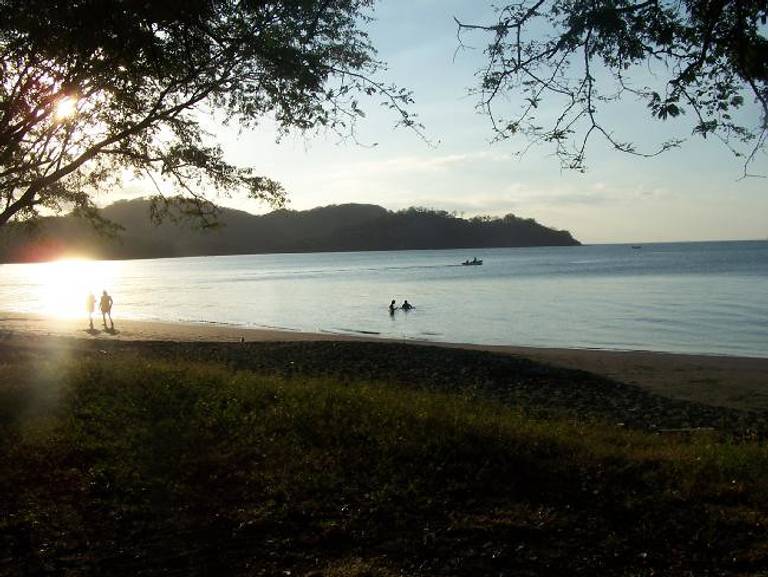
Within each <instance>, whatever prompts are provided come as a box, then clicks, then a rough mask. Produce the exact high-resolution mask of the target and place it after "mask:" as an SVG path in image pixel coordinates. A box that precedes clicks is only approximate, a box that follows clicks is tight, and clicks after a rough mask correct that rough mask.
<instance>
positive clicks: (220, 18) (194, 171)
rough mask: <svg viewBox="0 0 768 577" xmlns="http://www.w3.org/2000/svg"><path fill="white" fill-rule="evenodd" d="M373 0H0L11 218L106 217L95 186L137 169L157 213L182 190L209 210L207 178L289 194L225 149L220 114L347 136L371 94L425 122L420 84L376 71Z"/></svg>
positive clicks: (1, 137)
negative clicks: (368, 29)
mask: <svg viewBox="0 0 768 577" xmlns="http://www.w3.org/2000/svg"><path fill="white" fill-rule="evenodd" d="M371 3H372V0H283V1H274V0H273V1H268V0H167V1H163V2H155V1H152V0H0V54H1V55H2V64H0V201H2V205H0V225H2V224H5V223H6V222H8V221H9V220H11V219H14V220H28V219H33V218H35V217H36V216H37V215H38V211H39V209H40V208H41V207H46V208H48V209H53V210H62V209H64V208H74V209H75V210H76V211H77V212H79V213H80V214H82V215H85V216H89V217H91V218H97V216H96V212H95V206H94V203H93V194H94V192H95V191H97V190H99V189H106V188H108V187H110V186H114V185H115V184H116V182H117V181H118V180H119V179H120V176H121V174H122V173H123V172H124V171H125V170H126V169H127V170H129V171H131V172H133V173H135V174H137V175H145V176H147V177H149V178H152V179H154V180H155V181H156V183H157V184H158V193H159V194H158V200H160V202H159V203H157V204H155V208H156V209H157V211H158V214H162V212H163V211H164V210H165V209H167V208H168V206H169V204H176V203H177V201H179V200H180V201H181V203H182V210H183V211H188V212H191V213H194V214H197V215H199V216H202V217H203V218H204V219H206V217H207V216H210V213H211V212H212V211H215V206H214V205H213V204H212V203H211V202H210V201H209V200H208V198H207V197H206V190H216V191H217V193H224V194H231V193H232V192H236V191H240V192H246V193H247V194H249V195H250V196H251V197H255V198H260V199H265V200H268V201H271V202H272V203H274V204H278V205H279V204H281V203H282V201H283V198H284V190H283V189H282V187H281V186H280V185H279V184H278V183H276V182H275V181H273V180H271V179H269V178H267V177H264V176H259V175H257V174H255V173H254V172H253V169H252V168H248V167H246V168H239V167H235V166H232V165H231V164H230V163H228V162H227V161H226V160H225V158H224V155H223V152H222V149H221V147H220V146H219V145H218V144H217V142H216V140H215V138H214V137H213V136H212V135H211V134H208V133H207V132H206V131H205V130H204V129H203V127H202V126H201V119H202V118H205V117H206V116H210V115H212V114H214V113H215V114H217V115H218V117H219V118H222V119H224V120H225V121H228V122H232V123H236V124H239V125H240V126H242V127H246V128H253V127H254V126H256V125H257V124H258V123H259V121H260V120H262V119H264V118H265V117H270V118H273V119H274V120H275V121H276V123H277V125H278V126H279V129H280V131H281V133H284V132H285V131H288V130H291V129H299V130H316V129H322V128H327V129H330V130H334V131H336V132H339V133H342V134H350V133H351V132H352V131H353V130H354V122H355V119H356V118H357V117H359V116H361V115H362V114H363V113H362V111H361V109H360V107H359V105H358V98H359V97H360V95H361V94H362V95H363V96H373V97H380V98H381V99H382V101H383V102H384V103H385V104H386V105H387V106H389V107H390V108H392V109H394V111H395V112H396V115H397V118H398V121H399V122H400V123H402V124H405V125H407V126H410V127H414V126H416V124H415V120H414V118H413V116H412V115H411V114H410V113H409V112H408V110H407V105H408V104H409V103H410V102H411V100H410V95H409V94H408V93H407V92H406V91H404V90H401V89H398V88H397V87H394V86H387V85H383V84H381V83H379V82H377V81H375V80H374V78H375V73H376V72H377V71H379V70H380V69H381V63H379V62H378V61H377V60H376V59H375V52H374V50H373V48H372V46H371V45H370V43H369V40H368V37H367V36H366V34H365V32H364V31H362V30H361V28H360V26H361V24H362V23H364V22H365V21H366V19H367V18H368V16H367V10H368V9H369V7H370V5H371ZM254 161H258V159H254ZM129 174H130V173H129ZM160 181H162V186H161V185H160V184H161V182H160ZM167 185H173V186H174V187H175V188H173V189H171V190H173V193H172V194H171V193H168V190H169V189H168V188H167ZM163 192H165V193H166V196H163V194H162V193H163ZM177 195H179V196H177ZM206 222H207V219H206Z"/></svg>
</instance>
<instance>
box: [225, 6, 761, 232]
mask: <svg viewBox="0 0 768 577" xmlns="http://www.w3.org/2000/svg"><path fill="white" fill-rule="evenodd" d="M489 5H490V2H486V1H484V0H380V1H379V2H378V3H377V6H376V10H375V13H374V16H375V18H376V21H375V22H374V23H372V24H370V25H367V26H366V29H367V31H368V32H369V34H370V36H371V39H372V42H373V44H374V46H375V47H376V48H377V50H378V57H379V58H380V59H381V60H383V61H385V62H386V63H387V64H388V70H387V71H386V72H385V73H382V74H381V75H380V76H381V77H382V78H384V79H386V80H387V81H391V82H394V83H396V84H398V85H400V86H404V87H407V88H409V89H410V90H412V91H413V93H414V98H415V104H414V105H413V110H414V111H415V112H416V113H417V114H418V115H419V119H420V121H421V122H422V123H423V124H424V125H425V134H426V136H427V138H428V139H429V140H430V141H431V143H432V144H427V143H425V142H424V141H423V140H422V139H421V138H420V137H419V136H418V135H416V134H414V133H413V132H412V131H409V130H407V129H403V128H400V129H395V128H393V125H394V123H395V122H396V120H397V118H395V117H394V116H393V115H392V114H391V113H388V112H387V111H386V110H384V109H383V108H382V107H380V106H379V104H378V102H377V101H375V100H371V101H365V100H361V107H362V108H363V109H364V110H365V111H366V113H367V116H366V118H365V119H363V120H362V121H361V122H360V124H359V126H358V137H357V140H358V143H355V142H351V141H346V142H339V139H338V137H337V136H336V135H331V134H320V135H314V136H306V135H301V134H297V135H289V136H288V137H284V138H283V139H282V140H281V142H280V143H279V144H277V143H275V131H274V129H273V127H272V126H271V125H270V123H269V122H268V121H265V123H264V124H263V125H262V126H260V127H259V129H258V130H255V131H250V132H240V131H239V130H237V129H236V128H234V127H229V128H226V129H224V128H221V127H219V126H212V129H213V130H215V131H216V134H217V137H218V138H219V139H220V142H221V143H222V144H223V146H224V149H225V151H226V153H227V159H228V160H229V161H231V162H233V163H236V164H239V165H246V166H252V167H254V168H255V169H256V172H257V173H259V174H262V175H265V176H269V177H271V178H274V179H276V180H278V181H279V182H281V183H282V184H283V186H284V187H285V188H286V190H287V191H288V198H289V204H288V207H289V208H292V209H296V210H304V209H308V208H313V207H316V206H324V205H328V204H342V203H348V202H358V203H372V204H379V205H381V206H384V207H386V208H388V209H391V210H398V209H402V208H407V207H409V206H425V207H429V208H435V209H441V210H447V211H456V212H457V213H458V214H461V215H464V216H474V215H478V214H489V215H499V216H500V215H504V214H507V213H514V214H516V215H518V216H520V217H524V218H534V219H536V220H537V221H538V222H540V223H542V224H544V225H546V226H550V227H553V228H556V229H566V230H569V231H570V232H571V233H572V234H573V235H574V237H575V238H577V239H578V240H580V241H581V242H583V243H620V242H628V243H635V242H665V241H698V240H739V239H766V238H768V218H766V216H768V181H767V180H766V179H764V178H747V179H742V178H740V177H741V176H742V174H743V164H742V161H740V160H739V159H737V158H735V157H734V156H733V155H732V154H731V153H730V152H729V151H728V150H727V149H726V148H725V147H724V146H723V145H722V144H721V143H720V142H718V141H717V140H716V139H708V140H704V139H701V138H697V139H692V140H691V141H689V142H688V143H687V144H685V145H684V147H683V148H682V149H676V150H672V151H670V152H667V153H666V154H664V155H662V156H661V157H656V158H652V159H644V158H637V157H633V156H628V155H625V154H622V153H620V152H617V151H614V150H611V149H610V148H609V147H608V146H606V145H605V143H603V142H601V141H599V140H597V139H595V140H594V141H593V142H592V144H591V146H590V149H589V155H588V157H587V167H588V168H587V171H586V173H584V174H582V173H578V172H575V171H567V170H565V171H564V170H562V169H561V167H560V162H559V160H558V158H557V157H555V156H554V155H553V151H552V150H551V149H550V148H546V147H539V146H536V147H533V148H530V149H529V150H528V151H527V152H526V153H525V154H524V155H522V156H520V155H518V154H517V153H518V152H519V151H521V150H523V149H525V148H526V145H527V141H526V140H525V139H524V137H520V139H519V140H514V139H513V140H508V141H504V142H498V143H492V142H491V140H492V132H491V127H490V123H489V121H488V119H487V117H485V116H482V115H480V114H478V112H477V111H476V109H475V103H476V101H475V99H474V98H473V97H472V96H470V95H468V90H469V89H470V88H471V87H472V86H473V84H474V82H475V73H476V71H477V70H478V69H479V68H480V67H481V66H482V64H483V55H482V48H483V37H482V36H474V37H472V36H467V37H465V43H466V44H468V45H469V48H467V49H465V50H461V51H459V52H457V47H458V45H459V44H458V40H457V35H456V32H457V30H456V24H455V22H454V17H457V18H459V19H460V20H462V21H466V22H476V23H490V22H492V21H493V17H492V12H491V11H490V8H489ZM505 105H506V106H509V107H514V106H515V105H516V102H515V101H514V99H512V98H510V101H509V102H508V103H505ZM511 109H512V108H510V110H511ZM607 120H609V121H611V126H612V128H614V129H615V131H616V133H617V136H618V137H619V138H620V139H623V140H633V141H639V144H641V145H642V144H644V143H646V144H650V143H652V142H659V141H662V140H664V139H665V136H666V135H667V133H668V131H669V130H674V129H672V128H670V127H667V126H663V125H662V124H661V123H659V122H654V121H651V120H650V119H649V117H648V115H647V113H646V112H645V109H644V106H643V105H642V104H641V105H639V106H627V107H625V108H621V109H618V110H614V111H609V114H608V116H607ZM665 131H667V132H665ZM373 143H377V144H376V146H373V147H372V146H369V145H371V144H373ZM751 169H752V172H758V173H759V174H763V175H768V156H766V155H765V154H763V155H761V157H760V158H759V159H758V161H757V162H755V163H754V164H753V166H752V167H751ZM214 200H215V201H216V202H218V203H219V204H222V205H225V206H229V207H232V208H238V209H242V210H246V211H248V212H253V213H263V212H266V211H268V210H269V207H268V206H265V205H264V204H263V203H259V202H256V201H251V200H247V199H242V198H230V199H226V198H214Z"/></svg>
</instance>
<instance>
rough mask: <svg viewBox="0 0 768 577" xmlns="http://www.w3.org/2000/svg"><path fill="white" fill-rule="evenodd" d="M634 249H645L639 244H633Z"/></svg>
mask: <svg viewBox="0 0 768 577" xmlns="http://www.w3.org/2000/svg"><path fill="white" fill-rule="evenodd" d="M632 248H635V249H637V248H643V247H642V245H639V244H633V245H632Z"/></svg>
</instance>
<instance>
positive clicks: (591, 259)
mask: <svg viewBox="0 0 768 577" xmlns="http://www.w3.org/2000/svg"><path fill="white" fill-rule="evenodd" d="M473 257H477V258H481V259H483V260H484V264H483V265H482V266H462V265H461V264H460V263H461V262H462V261H464V260H466V259H471V258H473ZM103 289H106V290H108V291H109V293H110V294H111V295H112V296H113V298H114V301H115V307H114V309H113V316H114V318H115V322H116V324H117V326H118V328H119V322H120V319H121V318H130V319H151V320H159V321H168V322H192V323H210V324H224V325H236V326H243V327H253V328H276V329H283V330H290V331H311V332H323V333H334V334H352V335H372V336H381V337H386V338H391V339H398V340H427V341H440V342H462V343H475V344H490V345H525V346H534V347H568V348H598V349H618V350H653V351H668V352H683V353H705V354H716V355H735V356H757V357H768V241H752V242H696V243H667V244H643V245H640V248H634V247H632V246H630V245H592V246H576V247H541V248H497V249H468V250H436V251H431V250H425V251H394V252H354V253H313V254H276V255H243V256H218V257H194V258H172V259H155V260H131V261H90V262H88V261H63V262H56V263H41V264H5V265H0V301H1V302H2V304H1V305H0V310H4V311H8V312H10V311H18V312H33V313H40V314H44V315H56V316H80V315H82V314H83V310H84V301H85V296H86V294H87V291H88V290H93V291H94V292H95V293H96V295H97V296H98V294H99V293H100V292H101V291H102V290H103ZM392 299H396V301H397V304H398V305H399V304H401V303H402V301H403V300H404V299H407V300H408V301H409V302H411V303H412V304H413V305H414V306H415V309H414V310H412V311H410V312H405V311H402V310H397V311H395V313H394V314H390V313H389V311H388V308H387V307H388V305H389V302H390V301H391V300H392Z"/></svg>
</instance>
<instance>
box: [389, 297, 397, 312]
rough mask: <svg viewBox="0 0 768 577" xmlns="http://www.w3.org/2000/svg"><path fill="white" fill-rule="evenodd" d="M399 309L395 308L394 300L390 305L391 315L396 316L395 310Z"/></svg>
mask: <svg viewBox="0 0 768 577" xmlns="http://www.w3.org/2000/svg"><path fill="white" fill-rule="evenodd" d="M396 308H397V307H396V306H395V299H392V302H391V303H389V314H391V315H393V314H395V309H396Z"/></svg>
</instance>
